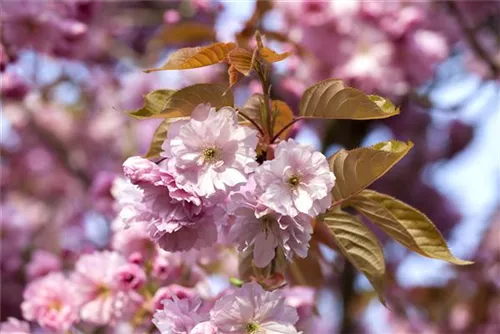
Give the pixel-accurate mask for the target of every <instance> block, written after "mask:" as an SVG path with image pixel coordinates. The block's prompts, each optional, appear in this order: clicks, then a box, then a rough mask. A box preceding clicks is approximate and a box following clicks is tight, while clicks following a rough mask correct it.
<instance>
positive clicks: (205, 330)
mask: <svg viewBox="0 0 500 334" xmlns="http://www.w3.org/2000/svg"><path fill="white" fill-rule="evenodd" d="M189 334H217V328H216V327H215V326H214V325H213V324H212V323H211V322H210V321H204V322H201V323H199V324H198V325H196V326H194V328H193V329H192V330H191V331H190V332H189Z"/></svg>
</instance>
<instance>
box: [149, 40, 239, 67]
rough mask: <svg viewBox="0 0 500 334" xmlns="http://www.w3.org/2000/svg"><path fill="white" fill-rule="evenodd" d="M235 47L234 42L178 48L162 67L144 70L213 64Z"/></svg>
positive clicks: (221, 59) (224, 57) (222, 58)
mask: <svg viewBox="0 0 500 334" xmlns="http://www.w3.org/2000/svg"><path fill="white" fill-rule="evenodd" d="M235 47H236V44H234V43H214V44H211V45H208V46H199V47H194V48H183V49H179V50H177V51H175V52H174V53H172V54H171V55H170V56H169V57H168V59H167V62H166V63H165V64H164V65H163V66H162V67H158V68H152V69H147V70H145V71H144V72H146V73H149V72H154V71H165V70H185V69H190V68H198V67H204V66H210V65H214V64H217V63H220V62H221V61H223V60H224V59H226V56H227V55H228V53H229V52H230V51H231V50H232V49H234V48H235Z"/></svg>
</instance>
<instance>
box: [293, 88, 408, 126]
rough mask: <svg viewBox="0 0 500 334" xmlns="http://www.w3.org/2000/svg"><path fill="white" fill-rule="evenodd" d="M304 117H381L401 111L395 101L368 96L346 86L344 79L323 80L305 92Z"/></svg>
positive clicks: (302, 103) (302, 108) (364, 118)
mask: <svg viewBox="0 0 500 334" xmlns="http://www.w3.org/2000/svg"><path fill="white" fill-rule="evenodd" d="M299 113H300V116H302V117H310V118H329V119H357V120H368V119H381V118H387V117H391V116H394V115H397V114H399V109H397V108H396V107H394V105H393V104H392V102H390V101H389V100H387V99H384V98H381V97H379V96H376V95H370V96H367V95H365V94H363V93H362V92H360V91H359V90H356V89H354V88H349V87H345V86H344V83H343V82H342V81H341V80H337V79H329V80H324V81H321V82H319V83H317V84H315V85H313V86H311V87H309V88H308V89H306V91H305V92H304V94H303V95H302V98H301V100H300V106H299Z"/></svg>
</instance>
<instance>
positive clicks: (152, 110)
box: [128, 89, 175, 119]
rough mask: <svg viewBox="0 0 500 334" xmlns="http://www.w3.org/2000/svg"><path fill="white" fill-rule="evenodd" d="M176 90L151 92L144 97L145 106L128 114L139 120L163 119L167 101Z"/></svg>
mask: <svg viewBox="0 0 500 334" xmlns="http://www.w3.org/2000/svg"><path fill="white" fill-rule="evenodd" d="M174 93H175V91H174V90H169V89H160V90H155V91H152V92H149V93H148V94H146V96H144V105H143V106H142V108H139V109H136V110H134V111H132V112H129V113H128V114H129V115H130V116H132V117H134V118H137V119H147V118H154V117H156V118H158V117H159V118H161V117H163V116H162V115H161V114H160V113H161V112H162V111H163V110H164V109H165V107H164V106H165V101H167V100H168V99H169V98H170V97H171V96H172V94H174Z"/></svg>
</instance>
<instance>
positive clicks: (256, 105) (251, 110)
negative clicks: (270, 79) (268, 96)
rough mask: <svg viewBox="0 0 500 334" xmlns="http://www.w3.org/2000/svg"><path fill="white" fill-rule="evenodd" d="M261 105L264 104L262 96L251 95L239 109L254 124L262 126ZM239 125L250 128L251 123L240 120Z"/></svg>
mask: <svg viewBox="0 0 500 334" xmlns="http://www.w3.org/2000/svg"><path fill="white" fill-rule="evenodd" d="M262 103H264V97H263V96H262V94H253V95H252V96H250V97H249V98H248V100H246V101H245V104H243V107H242V108H241V109H242V111H243V112H244V113H245V115H247V116H248V117H250V118H251V119H252V120H253V121H255V123H257V124H259V125H262V120H261V115H262V112H261V110H262ZM240 123H241V124H244V125H248V126H252V123H250V122H249V121H247V120H242V121H241V122H240Z"/></svg>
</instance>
